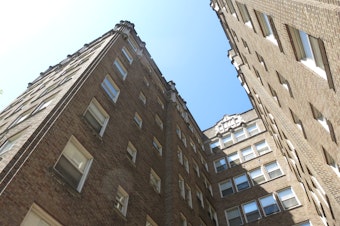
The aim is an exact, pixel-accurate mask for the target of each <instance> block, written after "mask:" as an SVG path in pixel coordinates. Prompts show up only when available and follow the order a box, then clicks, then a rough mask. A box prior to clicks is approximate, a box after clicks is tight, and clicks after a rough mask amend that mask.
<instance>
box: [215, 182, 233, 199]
mask: <svg viewBox="0 0 340 226" xmlns="http://www.w3.org/2000/svg"><path fill="white" fill-rule="evenodd" d="M218 187H219V189H220V194H221V198H224V197H227V196H229V195H232V194H234V193H235V191H234V187H233V182H232V180H230V179H228V180H225V181H222V182H220V183H218ZM229 189H231V191H232V192H231V193H227V194H226V195H223V191H226V190H229Z"/></svg>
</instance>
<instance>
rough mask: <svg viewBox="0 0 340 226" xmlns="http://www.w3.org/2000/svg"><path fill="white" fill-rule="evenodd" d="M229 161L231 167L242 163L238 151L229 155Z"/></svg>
mask: <svg viewBox="0 0 340 226" xmlns="http://www.w3.org/2000/svg"><path fill="white" fill-rule="evenodd" d="M235 157H237V158H235ZM227 160H228V163H229V166H230V167H234V166H237V165H239V164H240V163H241V159H240V155H239V154H238V152H237V151H235V152H233V153H230V154H229V155H227ZM237 160H238V161H237Z"/></svg>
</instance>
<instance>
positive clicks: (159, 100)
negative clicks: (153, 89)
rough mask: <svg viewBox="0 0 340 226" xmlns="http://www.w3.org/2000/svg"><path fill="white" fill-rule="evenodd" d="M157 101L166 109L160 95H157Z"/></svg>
mask: <svg viewBox="0 0 340 226" xmlns="http://www.w3.org/2000/svg"><path fill="white" fill-rule="evenodd" d="M157 103H158V104H159V105H160V106H161V108H162V109H163V110H164V103H163V101H161V99H160V98H159V97H157Z"/></svg>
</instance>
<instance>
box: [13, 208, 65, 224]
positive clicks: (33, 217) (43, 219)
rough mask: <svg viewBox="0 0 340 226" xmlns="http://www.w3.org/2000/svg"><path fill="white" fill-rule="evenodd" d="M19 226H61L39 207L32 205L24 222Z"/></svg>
mask: <svg viewBox="0 0 340 226" xmlns="http://www.w3.org/2000/svg"><path fill="white" fill-rule="evenodd" d="M20 225H21V226H31V225H37V226H48V225H53V226H61V224H60V223H59V222H57V221H56V220H55V219H53V218H52V217H51V216H50V215H49V214H48V213H46V212H45V211H44V210H43V209H42V208H41V207H39V206H38V205H36V204H35V203H33V205H32V206H31V208H30V210H29V211H28V213H27V214H26V216H25V218H24V220H23V221H22V222H21V224H20Z"/></svg>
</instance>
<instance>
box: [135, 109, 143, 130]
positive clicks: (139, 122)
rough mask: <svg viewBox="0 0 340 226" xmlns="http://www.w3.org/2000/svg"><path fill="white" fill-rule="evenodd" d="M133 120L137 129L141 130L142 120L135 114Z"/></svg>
mask: <svg viewBox="0 0 340 226" xmlns="http://www.w3.org/2000/svg"><path fill="white" fill-rule="evenodd" d="M133 120H134V121H135V123H136V124H137V126H138V127H139V128H142V125H143V120H142V117H141V116H140V115H139V114H138V113H137V112H135V115H134V116H133Z"/></svg>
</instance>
